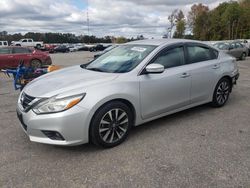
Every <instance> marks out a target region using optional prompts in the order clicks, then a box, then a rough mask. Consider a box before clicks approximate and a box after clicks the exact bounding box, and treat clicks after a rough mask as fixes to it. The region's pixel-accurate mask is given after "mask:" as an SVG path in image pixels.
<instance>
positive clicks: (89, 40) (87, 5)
mask: <svg viewBox="0 0 250 188" xmlns="http://www.w3.org/2000/svg"><path fill="white" fill-rule="evenodd" d="M87 26H88V44H89V42H90V36H89V0H87Z"/></svg>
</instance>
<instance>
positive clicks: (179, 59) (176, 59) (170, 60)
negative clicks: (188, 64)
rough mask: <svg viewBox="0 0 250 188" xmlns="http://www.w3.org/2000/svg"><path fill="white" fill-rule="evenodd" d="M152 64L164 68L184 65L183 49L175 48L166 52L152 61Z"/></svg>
mask: <svg viewBox="0 0 250 188" xmlns="http://www.w3.org/2000/svg"><path fill="white" fill-rule="evenodd" d="M152 63H157V64H161V65H163V66H164V67H165V69H166V68H171V67H177V66H181V65H184V64H185V58H184V49H183V47H176V48H173V49H169V50H166V51H164V52H162V53H160V55H159V56H158V57H157V58H156V59H155V60H154V62H152Z"/></svg>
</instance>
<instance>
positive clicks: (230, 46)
mask: <svg viewBox="0 0 250 188" xmlns="http://www.w3.org/2000/svg"><path fill="white" fill-rule="evenodd" d="M214 46H215V47H216V48H218V49H219V50H222V51H224V52H225V53H227V54H230V55H232V56H233V57H235V58H237V59H240V60H245V59H246V56H248V49H247V47H245V46H244V45H243V44H241V43H240V42H237V41H234V42H217V43H215V44H214Z"/></svg>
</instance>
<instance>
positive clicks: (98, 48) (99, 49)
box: [89, 44, 107, 52]
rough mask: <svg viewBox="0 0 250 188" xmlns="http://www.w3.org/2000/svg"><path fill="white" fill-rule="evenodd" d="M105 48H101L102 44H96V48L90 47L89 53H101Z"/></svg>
mask: <svg viewBox="0 0 250 188" xmlns="http://www.w3.org/2000/svg"><path fill="white" fill-rule="evenodd" d="M106 48H107V47H105V46H103V45H102V44H97V45H96V46H93V47H90V48H89V51H90V52H97V51H103V50H105V49H106Z"/></svg>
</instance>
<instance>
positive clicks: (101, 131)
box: [17, 39, 239, 147]
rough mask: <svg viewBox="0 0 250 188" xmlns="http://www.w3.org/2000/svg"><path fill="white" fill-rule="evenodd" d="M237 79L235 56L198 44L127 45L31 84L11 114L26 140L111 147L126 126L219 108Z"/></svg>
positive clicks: (147, 42) (154, 42) (126, 130)
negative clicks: (198, 108)
mask: <svg viewBox="0 0 250 188" xmlns="http://www.w3.org/2000/svg"><path fill="white" fill-rule="evenodd" d="M238 77H239V72H238V68H237V65H236V60H235V58H233V57H231V56H229V55H227V54H225V53H223V52H219V51H217V50H216V49H215V48H213V47H211V46H208V45H206V44H203V43H202V42H199V41H192V40H181V39H160V40H156V39H154V40H141V41H135V42H130V43H126V44H124V45H121V46H119V47H117V48H115V49H113V50H111V51H109V52H107V53H105V54H103V55H102V56H101V57H99V58H97V59H95V60H93V61H92V62H90V63H88V64H83V65H77V66H72V67H69V68H65V69H62V70H59V71H55V72H52V73H49V74H46V75H44V76H41V77H39V78H37V79H35V80H33V81H32V82H30V83H29V84H28V85H27V86H26V87H25V88H24V89H23V91H22V92H21V93H20V96H19V99H18V104H17V116H18V118H19V120H20V122H21V125H22V128H23V130H24V131H25V133H26V134H27V136H28V137H29V139H30V140H31V141H34V142H39V143H44V144H54V145H79V144H84V143H88V142H92V143H94V144H97V145H100V146H102V147H114V146H117V145H118V144H120V143H122V142H123V141H124V140H125V139H126V138H127V136H128V134H129V132H130V130H131V127H132V126H137V125H140V124H143V123H145V122H148V121H152V120H154V119H157V118H160V117H163V116H166V115H169V114H172V113H176V112H178V111H182V110H185V109H188V108H192V107H194V106H198V105H201V104H205V103H211V104H212V105H213V106H214V107H222V106H224V105H225V104H226V102H227V101H228V99H229V95H230V93H231V92H232V88H233V85H234V84H235V83H236V80H237V79H238Z"/></svg>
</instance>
